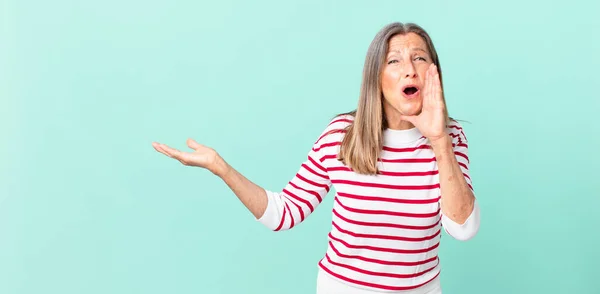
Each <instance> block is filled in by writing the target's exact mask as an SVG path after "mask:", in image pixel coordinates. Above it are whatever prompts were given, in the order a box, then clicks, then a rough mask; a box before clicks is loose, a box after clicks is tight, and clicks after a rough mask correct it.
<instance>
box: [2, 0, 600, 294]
mask: <svg viewBox="0 0 600 294" xmlns="http://www.w3.org/2000/svg"><path fill="white" fill-rule="evenodd" d="M598 12H600V5H599V4H598V2H596V1H581V0H578V1H560V2H554V3H552V2H551V1H514V0H510V1H470V2H466V1H425V2H419V1H398V0H396V1H358V2H348V1H241V0H236V1H233V0H228V1H227V0H226V1H210V2H208V1H206V2H201V1H189V0H185V1H167V0H155V1H141V0H126V1H116V0H105V1H75V0H57V1H32V0H1V1H0V46H1V47H0V99H1V100H0V101H1V105H0V106H1V107H0V125H1V131H2V132H1V137H0V138H1V142H0V151H1V153H0V154H1V155H0V156H1V161H0V168H1V169H0V293H2V294H34V293H35V294H37V293H57V294H59V293H60V294H74V293H85V294H99V293H113V294H125V293H144V294H151V293H182V294H183V293H290V294H291V293H314V289H315V278H316V273H317V265H316V264H317V262H318V260H319V259H320V258H321V257H322V256H323V254H324V250H325V248H326V243H327V242H326V241H327V239H326V236H327V232H328V229H329V228H330V220H331V206H332V199H333V198H332V195H333V191H332V192H331V193H330V194H329V195H328V196H327V198H326V199H325V201H324V203H323V204H322V205H321V206H320V207H318V209H317V210H316V211H315V213H314V214H312V215H311V216H310V217H309V218H308V219H307V220H306V221H305V222H304V223H303V224H301V225H300V226H298V227H296V228H294V229H293V230H291V231H286V232H278V233H274V232H271V231H269V230H268V229H266V228H265V227H263V226H262V225H260V223H258V222H256V221H255V220H254V219H253V217H252V215H251V214H250V213H249V212H248V211H247V210H246V209H245V207H244V206H243V205H242V204H241V203H240V202H239V201H238V200H237V198H236V197H235V195H233V193H232V192H231V191H230V190H229V189H228V188H227V187H226V186H225V185H224V184H223V183H222V182H221V181H220V180H219V179H218V178H216V177H214V176H213V175H212V174H210V173H209V172H207V171H205V170H201V169H198V168H190V167H184V166H182V165H181V164H179V162H177V161H174V160H171V159H169V158H167V157H165V156H163V155H162V154H159V153H157V152H156V151H155V150H154V149H153V148H152V146H151V142H153V141H160V142H163V143H167V144H170V145H172V146H174V147H177V148H180V149H185V148H186V147H185V140H186V139H187V138H188V137H191V138H194V139H196V140H197V141H199V142H200V143H203V144H206V145H208V146H211V147H213V148H215V149H216V150H217V151H218V152H220V153H221V154H222V156H223V157H224V158H225V159H226V160H227V161H228V162H230V164H232V165H233V166H234V167H236V168H237V169H238V170H239V171H240V172H242V173H243V174H244V175H246V176H247V177H248V178H250V179H251V180H253V181H255V182H256V183H258V184H259V185H261V186H263V187H265V188H268V189H272V190H278V189H281V188H283V187H284V185H285V184H286V183H287V181H289V180H290V179H291V177H293V175H294V174H295V172H296V171H297V169H298V168H299V164H300V163H301V162H302V161H303V160H304V159H305V158H306V154H307V152H308V150H309V149H310V147H311V145H312V143H313V142H314V140H315V139H316V138H317V136H318V135H319V134H320V132H321V131H322V130H323V128H324V127H325V126H326V124H327V123H328V122H329V119H330V118H332V117H333V116H334V115H335V114H337V113H340V112H344V111H348V110H351V109H353V108H354V107H355V105H356V101H357V98H358V90H359V85H360V79H361V71H362V65H363V62H364V57H365V53H366V50H367V47H368V45H369V43H370V42H371V40H372V38H373V37H374V36H375V34H376V33H377V31H378V30H379V29H380V28H381V27H383V26H384V25H385V24H387V23H389V22H393V21H400V22H416V23H418V24H420V25H422V26H423V27H424V28H425V29H427V30H428V31H429V33H430V34H431V36H432V38H433V40H434V43H435V46H436V47H437V50H438V53H439V56H440V60H441V67H442V70H443V76H444V84H445V93H446V97H447V100H448V108H449V110H450V113H451V115H452V116H454V117H456V118H458V119H461V120H465V121H467V122H463V126H464V128H465V131H466V134H467V137H468V139H469V143H470V144H469V146H470V158H471V176H472V179H473V182H474V187H475V190H476V192H477V197H478V199H479V201H480V205H481V208H482V224H481V230H480V232H479V234H478V235H477V236H476V237H475V238H474V239H472V240H470V241H468V242H458V241H455V240H453V239H451V238H450V237H448V235H445V236H444V238H443V239H442V240H443V241H442V246H441V252H440V255H441V260H442V268H443V269H442V282H443V289H444V293H460V294H471V293H486V294H492V293H600V280H599V279H598V274H600V271H599V270H598V267H597V263H598V262H599V261H600V253H599V252H598V249H599V248H600V233H599V232H600V230H599V229H598V227H599V225H600V221H599V216H598V207H599V205H600V192H599V188H598V182H599V175H600V172H598V167H599V166H600V158H599V157H600V156H599V155H598V152H599V151H600V136H599V135H600V123H599V122H598V116H599V113H600V102H599V101H600V95H599V92H598V86H599V85H600V78H599V75H598V67H599V66H600V58H599V57H598V56H599V54H598V53H599V52H600V39H599V37H598V35H599V33H598V31H599V30H600V18H598V16H597V15H598Z"/></svg>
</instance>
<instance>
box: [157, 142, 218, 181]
mask: <svg viewBox="0 0 600 294" xmlns="http://www.w3.org/2000/svg"><path fill="white" fill-rule="evenodd" d="M152 146H153V147H154V149H156V151H158V152H160V153H162V154H164V155H166V156H169V157H171V158H174V159H177V160H179V162H181V163H182V164H183V165H187V166H197V167H202V168H206V169H208V170H210V171H211V172H213V173H214V172H215V170H214V168H215V165H216V163H217V159H218V157H219V155H218V153H217V152H216V151H215V150H214V149H212V148H210V147H207V146H204V145H202V144H199V143H198V142H196V141H194V140H192V139H188V140H187V146H188V147H190V148H191V149H192V150H194V151H193V152H183V151H179V150H177V149H175V148H172V147H169V146H167V145H165V144H161V143H157V142H153V143H152Z"/></svg>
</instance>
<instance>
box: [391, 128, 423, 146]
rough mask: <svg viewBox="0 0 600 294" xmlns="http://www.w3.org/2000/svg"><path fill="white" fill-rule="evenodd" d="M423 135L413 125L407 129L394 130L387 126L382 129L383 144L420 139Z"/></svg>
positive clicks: (404, 142) (402, 142) (395, 143)
mask: <svg viewBox="0 0 600 294" xmlns="http://www.w3.org/2000/svg"><path fill="white" fill-rule="evenodd" d="M422 137H423V135H422V134H421V132H419V130H418V129H417V128H416V127H414V128H411V129H407V130H394V129H390V128H387V129H385V130H384V131H383V143H384V145H398V144H406V143H411V142H415V141H417V140H419V139H421V138H422Z"/></svg>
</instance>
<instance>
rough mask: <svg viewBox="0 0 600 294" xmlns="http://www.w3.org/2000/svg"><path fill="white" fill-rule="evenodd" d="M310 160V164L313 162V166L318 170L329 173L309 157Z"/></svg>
mask: <svg viewBox="0 0 600 294" xmlns="http://www.w3.org/2000/svg"><path fill="white" fill-rule="evenodd" d="M308 160H310V162H312V164H314V165H315V166H316V167H317V168H318V169H320V170H322V171H324V172H327V169H325V168H324V167H323V166H322V165H321V164H319V163H318V162H316V161H315V160H314V159H313V158H312V157H310V156H309V157H308Z"/></svg>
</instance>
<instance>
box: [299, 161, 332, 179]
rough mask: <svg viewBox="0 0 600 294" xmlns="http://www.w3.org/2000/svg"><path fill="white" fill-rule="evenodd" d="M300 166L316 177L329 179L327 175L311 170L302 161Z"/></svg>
mask: <svg viewBox="0 0 600 294" xmlns="http://www.w3.org/2000/svg"><path fill="white" fill-rule="evenodd" d="M302 167H303V168H304V169H305V170H307V171H309V172H311V173H312V174H313V175H315V176H317V177H321V178H323V179H329V177H328V176H324V175H322V174H320V173H318V172H316V171H315V170H313V169H312V168H310V167H308V165H306V164H305V163H303V164H302Z"/></svg>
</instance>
